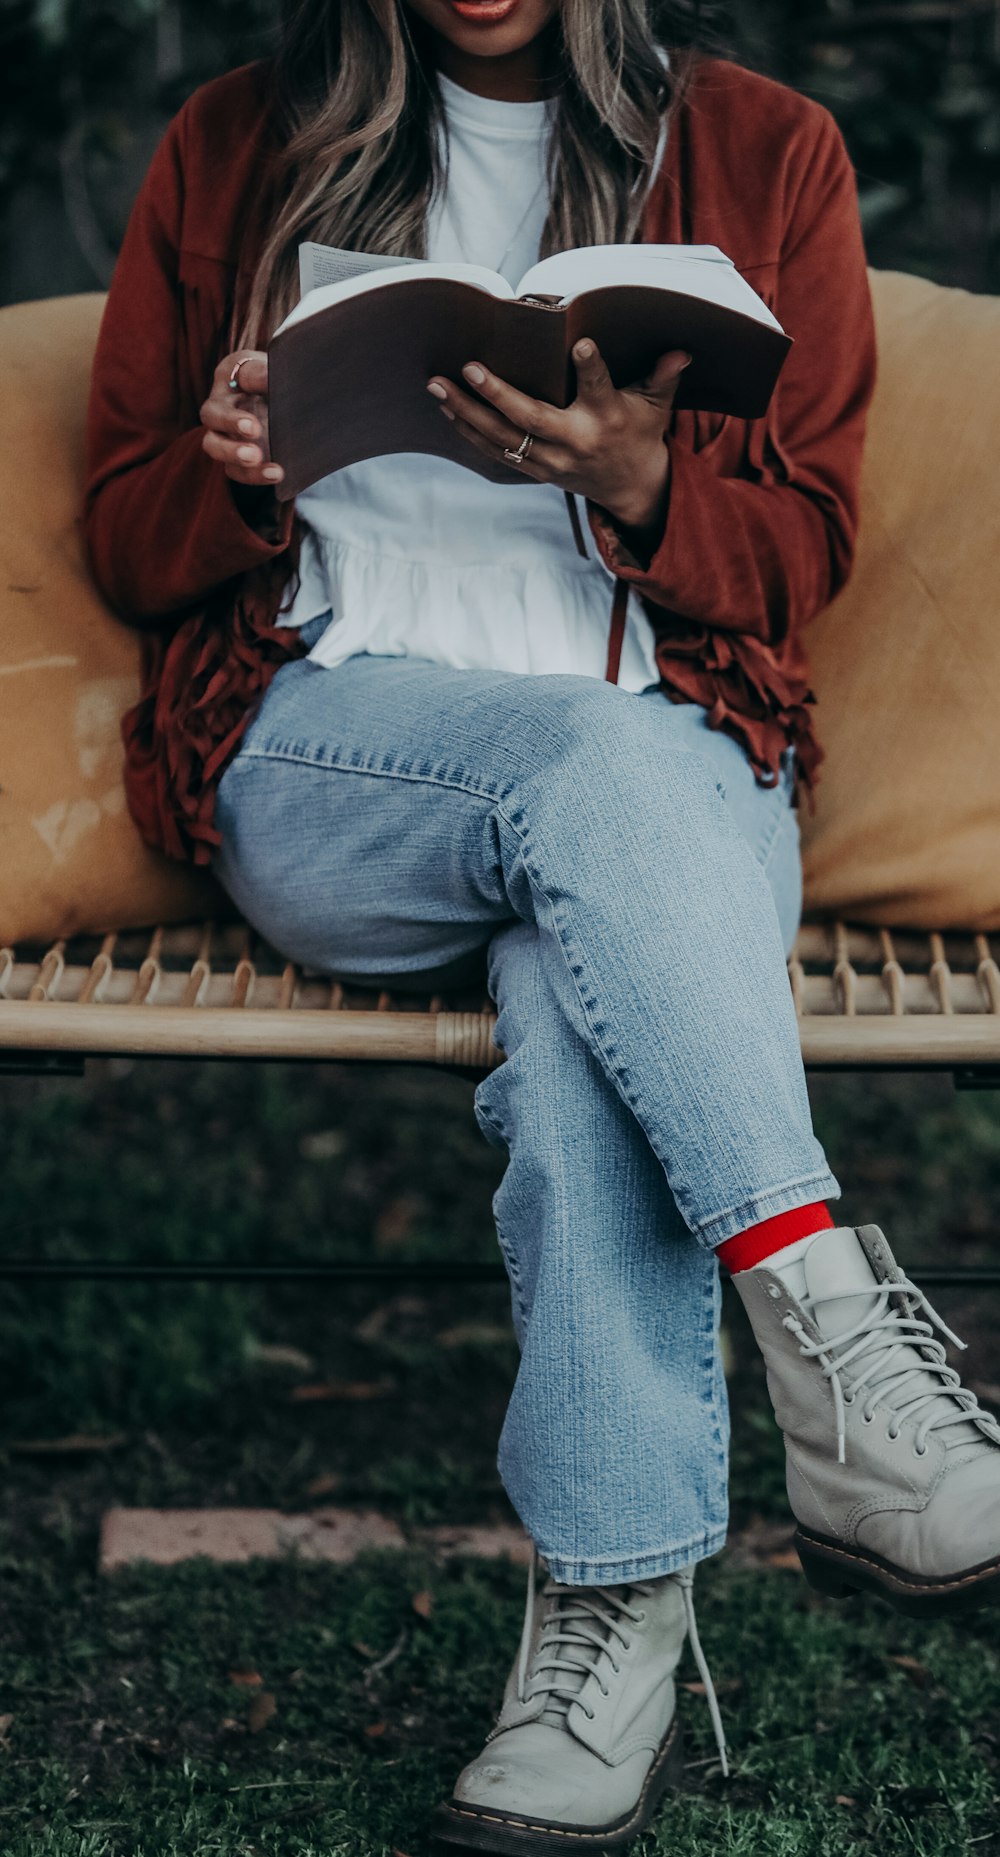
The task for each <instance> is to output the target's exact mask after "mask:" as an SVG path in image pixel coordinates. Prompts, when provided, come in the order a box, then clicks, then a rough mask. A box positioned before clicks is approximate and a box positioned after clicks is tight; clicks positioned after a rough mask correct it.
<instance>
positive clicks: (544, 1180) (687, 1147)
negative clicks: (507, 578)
mask: <svg viewBox="0 0 1000 1857" xmlns="http://www.w3.org/2000/svg"><path fill="white" fill-rule="evenodd" d="M324 623H325V621H324V620H322V619H321V620H314V621H312V622H311V626H310V627H309V628H304V630H305V631H306V636H307V638H309V637H310V634H311V635H312V637H313V638H314V637H315V636H318V635H319V632H320V631H321V630H322V626H323V624H324ZM310 642H311V640H310ZM791 779H792V774H791V768H790V766H786V770H785V774H784V778H783V780H782V781H781V782H780V783H779V785H778V786H776V787H774V788H770V789H766V788H762V787H760V786H758V785H757V783H756V781H755V779H754V776H753V773H752V770H751V769H750V767H749V764H748V762H747V760H746V757H745V755H744V754H743V751H742V749H741V748H740V747H739V745H738V744H737V743H736V742H734V741H733V740H732V739H730V738H729V737H728V736H725V735H722V734H720V733H719V732H717V731H713V730H711V729H709V728H708V727H707V725H706V721H705V713H704V711H703V710H702V709H701V708H699V707H698V706H697V705H675V704H672V703H670V702H669V701H667V700H666V699H665V698H664V697H663V696H662V695H660V694H659V692H657V691H655V690H654V691H649V692H645V693H643V694H642V695H629V694H627V693H625V692H623V691H621V690H618V689H617V688H615V687H614V686H612V685H609V684H606V683H602V682H600V681H598V680H597V679H595V678H588V677H574V676H535V677H525V676H519V675H516V674H512V673H509V672H499V671H488V672H486V671H470V670H453V669H448V668H444V667H441V666H438V665H436V664H432V663H430V662H428V661H426V660H419V659H394V658H377V657H371V656H359V657H355V658H352V659H350V660H348V662H347V663H345V664H343V665H341V666H340V667H339V668H338V669H337V670H336V671H330V670H327V669H325V668H323V667H322V666H319V665H317V664H315V663H310V662H309V661H308V660H305V659H301V660H298V661H296V662H294V663H292V664H289V665H287V666H285V667H283V668H282V669H281V671H279V673H278V675H277V676H276V677H275V679H274V681H273V683H272V684H271V685H270V688H269V689H268V691H267V694H266V696H265V698H264V700H263V702H262V704H261V707H260V710H259V711H258V713H257V715H256V716H255V717H254V719H253V720H252V722H251V724H250V727H249V729H248V731H247V734H246V736H245V738H244V741H243V744H242V746H241V748H240V751H239V753H238V755H237V756H236V758H235V760H234V761H233V762H232V763H231V765H230V766H229V768H228V769H227V771H226V773H225V775H224V777H223V780H222V783H221V785H220V789H219V794H218V810H217V815H216V816H217V821H218V824H219V828H220V830H221V831H222V834H223V842H222V845H221V847H220V849H219V851H218V853H217V855H216V859H215V870H216V874H217V875H218V877H219V878H220V880H221V881H222V883H223V884H224V886H225V888H226V889H227V890H228V891H229V893H230V895H231V896H232V897H233V899H234V900H235V902H236V903H237V904H238V905H239V907H240V908H241V910H242V911H243V912H244V914H245V915H246V916H247V918H248V919H249V920H250V921H251V922H252V923H253V924H254V925H255V927H256V928H258V929H259V930H260V932H261V933H262V934H263V935H264V936H265V937H266V938H267V939H268V941H270V942H271V943H273V945H274V946H275V947H277V948H278V949H280V950H281V951H282V952H283V953H285V954H287V955H289V956H291V957H292V958H294V959H296V960H298V961H301V962H303V963H304V964H305V965H307V966H309V967H312V968H314V969H317V970H319V971H321V972H328V973H337V974H340V975H343V976H345V977H347V976H351V977H353V978H355V979H360V980H364V979H366V978H369V979H374V978H375V977H378V978H382V977H387V976H390V975H397V976H401V977H402V976H414V975H417V974H420V975H424V974H426V972H427V970H429V969H436V970H438V976H439V978H440V976H441V975H442V974H444V975H447V974H448V972H449V971H450V969H451V967H452V964H453V963H455V962H458V963H459V964H461V963H462V962H463V961H468V960H473V961H475V960H481V959H482V956H483V953H484V951H485V953H486V955H487V957H488V965H489V986H490V991H491V993H492V995H493V997H494V998H495V1000H496V1002H497V1006H498V1010H499V1023H498V1029H497V1038H498V1043H499V1044H500V1045H501V1047H502V1049H503V1051H504V1052H505V1054H506V1062H505V1063H504V1064H502V1065H501V1066H500V1067H499V1068H498V1069H497V1070H496V1071H494V1072H493V1073H492V1074H491V1075H490V1076H489V1077H487V1078H486V1079H485V1081H484V1082H482V1083H481V1084H480V1085H479V1087H478V1089H477V1091H476V1099H475V1100H476V1115H477V1119H478V1121H479V1125H480V1127H481V1129H482V1131H483V1133H484V1134H485V1136H486V1138H487V1139H488V1140H489V1141H491V1142H493V1143H495V1144H497V1145H498V1146H501V1147H503V1148H505V1149H506V1150H507V1153H508V1155H509V1164H508V1168H507V1171H506V1174H505V1176H504V1179H503V1182H502V1184H501V1186H500V1189H499V1191H498V1193H497V1196H496V1200H495V1212H496V1220H497V1230H498V1235H499V1240H500V1245H501V1247H502V1250H503V1255H504V1258H505V1261H506V1265H507V1270H508V1274H509V1276H510V1282H511V1292H512V1303H513V1315H514V1322H515V1325H516V1329H517V1335H518V1340H519V1342H520V1347H521V1364H520V1370H519V1373H518V1376H517V1381H516V1384H515V1387H514V1391H513V1395H512V1398H511V1402H510V1406H509V1408H508V1412H507V1416H506V1420H505V1423H504V1428H503V1433H502V1436H501V1440H500V1453H499V1464H500V1471H501V1475H502V1477H503V1480H504V1484H505V1487H506V1489H507V1491H508V1493H509V1495H510V1497H511V1500H512V1502H513V1503H514V1506H515V1508H516V1509H517V1511H518V1513H519V1514H520V1516H521V1518H522V1520H523V1522H524V1524H525V1526H526V1528H527V1529H528V1531H529V1533H530V1534H531V1536H532V1537H533V1539H534V1540H535V1542H536V1543H537V1545H538V1547H539V1550H540V1551H541V1553H542V1554H543V1556H544V1557H545V1559H546V1561H547V1562H548V1564H549V1567H550V1569H551V1571H552V1573H553V1575H554V1577H555V1578H556V1579H558V1580H562V1581H566V1582H569V1583H572V1584H584V1585H586V1584H597V1583H609V1582H614V1581H619V1580H627V1579H640V1578H652V1577H655V1576H657V1575H660V1574H664V1573H669V1572H672V1571H674V1570H675V1569H676V1568H678V1567H683V1566H687V1565H690V1564H691V1563H692V1562H694V1561H696V1560H700V1559H702V1558H704V1557H705V1556H706V1555H709V1554H712V1553H715V1552H717V1551H718V1549H719V1548H720V1547H721V1546H722V1545H723V1542H724V1539H725V1531H726V1520H727V1496H726V1481H727V1478H726V1458H727V1446H728V1419H727V1409H726V1395H725V1384H724V1380H723V1375H722V1371H721V1366H720V1360H719V1350H718V1342H717V1330H718V1308H719V1283H718V1271H717V1266H716V1261H715V1257H714V1247H715V1246H717V1245H718V1244H720V1243H722V1241H723V1240H724V1239H726V1238H730V1237H732V1236H733V1234H734V1233H736V1232H738V1231H742V1230H744V1229H745V1228H746V1227H747V1226H749V1225H752V1224H754V1223H755V1222H757V1221H759V1220H761V1219H766V1218H770V1217H772V1216H773V1215H775V1214H776V1213H779V1212H785V1211H789V1210H790V1209H791V1208H793V1207H795V1206H800V1205H805V1204H809V1203H810V1202H811V1201H813V1200H816V1199H825V1198H835V1197H837V1196H838V1194H839V1188H838V1186H837V1183H836V1180H835V1179H834V1178H833V1176H832V1174H831V1173H830V1170H829V1168H828V1166H827V1163H826V1159H825V1156H824V1154H823V1151H822V1148H821V1147H820V1145H819V1143H818V1141H817V1140H816V1137H815V1135H814V1134H813V1130H812V1123H811V1118H810V1113H809V1103H808V1098H807V1095H806V1089H805V1081H804V1077H803V1072H802V1065H801V1059H800V1055H799V1041H798V1034H797V1028H796V1023H795V1013H794V1009H793V1004H792V999H791V992H790V988H789V985H788V979H787V975H786V971H785V953H786V951H787V949H788V948H789V947H790V945H791V942H792V940H793V938H794V934H795V930H796V927H797V924H798V917H799V910H800V905H801V878H800V867H799V854H798V830H797V823H796V818H795V813H794V810H793V808H792V806H791V804H790V789H791Z"/></svg>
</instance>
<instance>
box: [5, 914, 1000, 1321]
mask: <svg viewBox="0 0 1000 1857" xmlns="http://www.w3.org/2000/svg"><path fill="white" fill-rule="evenodd" d="M788 975H789V984H790V986H791V989H792V996H793V999H794V1001H795V1007H796V1012H797V1016H798V1024H799V1032H800V1038H801V1044H802V1054H803V1058H804V1060H805V1063H806V1066H807V1067H808V1068H809V1069H811V1070H883V1071H892V1070H910V1071H933V1070H938V1071H940V1070H944V1071H948V1070H950V1071H952V1072H953V1073H954V1076H955V1079H956V1082H958V1083H959V1084H960V1085H963V1086H969V1087H988V1088H1000V968H998V965H997V961H996V958H995V956H994V952H993V949H992V946H991V944H990V941H989V938H988V937H987V936H985V935H973V934H965V935H961V934H953V933H949V934H947V935H943V934H939V933H930V934H927V935H917V934H915V933H913V932H912V931H906V932H903V933H898V934H897V933H893V932H892V931H891V930H889V929H887V928H857V927H849V926H847V925H846V924H844V923H842V922H831V923H828V924H826V925H822V924H807V925H806V926H805V927H804V928H803V929H802V931H801V932H800V934H799V937H798V940H797V943H796V946H795V949H794V951H793V954H792V957H791V959H790V961H789V963H788ZM495 1023H496V1020H495V1014H494V1010H493V1006H492V1003H491V1001H490V1000H489V999H488V998H486V997H485V996H484V995H483V993H482V992H480V993H479V994H478V995H466V996H464V997H455V998H446V997H444V996H442V995H433V994H432V995H424V996H413V995H406V994H398V993H392V992H388V991H376V990H373V989H363V988H359V987H356V986H345V985H344V984H343V983H342V982H340V981H338V980H335V979H329V978H325V977H321V976H318V975H316V974H310V973H308V972H305V971H303V970H302V969H301V968H300V967H298V966H296V964H295V963H294V962H292V961H288V960H286V959H284V958H283V957H281V956H279V955H276V954H275V953H274V951H273V950H271V949H269V948H267V947H266V946H265V945H263V944H261V943H260V942H259V941H258V938H257V937H256V936H255V935H254V933H253V931H252V930H251V929H250V928H249V927H248V926H247V924H246V923H244V922H228V923H211V922H209V923H203V924H188V925H186V926H180V927H171V928H164V927H162V926H160V927H157V928H154V929H151V930H147V931H144V932H142V933H138V932H136V931H123V932H122V933H120V934H109V935H105V936H103V937H100V938H97V937H77V938H75V939H68V940H63V941H56V942H54V943H52V944H51V945H50V946H47V947H43V946H36V947H22V948H2V947H0V1072H2V1071H5V1070H6V1071H32V1072H42V1073H44V1072H46V1071H49V1072H52V1071H57V1072H64V1071H71V1072H79V1071H82V1070H83V1068H84V1065H85V1063H86V1060H87V1059H88V1058H90V1057H111V1056H117V1057H175V1058H199V1059H202V1058H243V1059H249V1058H253V1059H257V1060H258V1061H260V1060H266V1059H284V1060H288V1059H297V1060H303V1061H312V1062H325V1063H358V1062H367V1063H397V1064H429V1065H435V1066H439V1067H444V1068H446V1069H450V1070H456V1071H459V1072H460V1073H462V1074H463V1075H465V1076H467V1077H469V1078H473V1079H474V1078H476V1077H479V1076H484V1075H485V1074H486V1073H487V1072H488V1071H489V1070H490V1069H491V1068H492V1067H493V1066H494V1065H496V1064H499V1063H502V1062H503V1054H502V1052H500V1051H498V1049H497V1047H496V1046H495V1044H494V1042H493V1030H494V1026H495ZM502 1276H503V1268H502V1266H501V1265H500V1264H497V1265H495V1266H492V1265H483V1264H477V1263H461V1262H457V1263H452V1264H441V1265H435V1264H426V1263H422V1264H416V1265H412V1266H410V1265H398V1264H393V1265H384V1264H363V1263H341V1262H337V1261H335V1260H331V1259H319V1260H316V1261H315V1262H301V1261H300V1262H298V1263H296V1264H292V1265H284V1264H281V1263H266V1262H265V1263H240V1262H238V1261H236V1260H233V1261H230V1262H227V1263H215V1264H212V1265H205V1264H201V1263H199V1262H198V1261H197V1260H195V1261H192V1262H190V1263H156V1262H155V1261H154V1262H148V1263H140V1264H136V1263H132V1262H128V1263H125V1262H117V1261H115V1260H114V1259H110V1260H109V1259H89V1260H73V1259H66V1260H62V1259H55V1260H45V1259H36V1258H28V1259H15V1258H10V1257H9V1256H4V1255H0V1280H22V1281H23V1280H25V1279H36V1280H42V1281H49V1282H52V1281H70V1280H74V1279H81V1278H86V1279H90V1280H91V1281H111V1280H122V1279H125V1280H130V1281H134V1282H149V1281H178V1282H185V1281H191V1280H194V1279H202V1278H205V1279H211V1280H217V1281H228V1282H249V1281H254V1280H256V1281H264V1280H266V1281H274V1280H288V1281H301V1282H307V1281H309V1282H323V1281H336V1282H344V1281H367V1280H382V1279H383V1278H385V1277H392V1278H394V1279H397V1278H407V1279H415V1280H419V1281H421V1282H425V1283H433V1282H443V1281H465V1282H468V1283H474V1282H492V1281H494V1280H500V1279H501V1278H502ZM923 1276H924V1278H925V1280H926V1281H927V1282H928V1283H930V1282H932V1281H933V1282H935V1283H940V1284H948V1283H950V1284H953V1285H954V1284H962V1285H964V1286H965V1287H967V1288H971V1287H973V1286H979V1287H997V1286H1000V1269H998V1268H996V1267H980V1268H977V1269H973V1270H968V1269H953V1268H951V1267H948V1266H945V1267H944V1268H938V1269H934V1270H931V1271H927V1270H925V1271H924V1272H923Z"/></svg>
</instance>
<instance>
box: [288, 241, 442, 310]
mask: <svg viewBox="0 0 1000 1857" xmlns="http://www.w3.org/2000/svg"><path fill="white" fill-rule="evenodd" d="M420 262H421V260H420V259H419V258H393V257H387V256H386V255H384V254H383V253H381V252H370V251H342V250H341V249H340V248H339V247H338V246H336V245H317V244H316V242H315V240H314V239H307V240H306V241H305V242H304V243H303V244H301V245H300V246H299V295H300V296H302V297H304V296H305V294H306V291H307V290H316V289H317V288H318V287H319V285H320V284H341V283H343V282H345V280H346V279H348V278H351V277H366V276H367V275H368V273H369V271H384V270H385V268H386V266H387V265H389V266H391V265H399V264H420Z"/></svg>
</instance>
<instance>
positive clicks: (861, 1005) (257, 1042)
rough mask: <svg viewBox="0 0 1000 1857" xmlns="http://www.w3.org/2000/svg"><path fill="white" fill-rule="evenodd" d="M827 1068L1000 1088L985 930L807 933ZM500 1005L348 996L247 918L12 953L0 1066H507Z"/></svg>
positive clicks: (5, 976)
mask: <svg viewBox="0 0 1000 1857" xmlns="http://www.w3.org/2000/svg"><path fill="white" fill-rule="evenodd" d="M789 981H790V985H791V988H792V995H793V998H794V1000H795V1005H796V1011H797V1014H798V1023H799V1031H800V1037H801V1043H802V1054H803V1058H804V1060H805V1063H806V1065H807V1067H809V1068H810V1069H815V1070H844V1069H848V1070H851V1069H876V1070H952V1071H954V1072H955V1073H956V1075H957V1076H958V1077H959V1078H960V1079H961V1080H963V1081H974V1080H977V1079H978V1080H979V1081H981V1082H989V1081H991V1080H992V1079H993V1077H994V1076H996V1077H997V1078H998V1079H1000V967H998V965H997V960H996V958H995V955H994V952H993V949H992V946H991V944H990V941H989V938H988V937H987V936H985V935H958V934H951V933H949V934H948V935H947V936H945V935H943V934H939V933H931V934H928V935H917V934H915V933H914V932H913V931H905V932H903V933H899V934H895V933H893V932H892V931H891V930H889V929H887V928H857V927H849V926H847V925H845V924H844V923H841V922H834V923H829V924H826V925H822V924H810V925H806V926H805V927H804V928H803V929H802V931H801V933H800V935H799V938H798V942H797V944H796V947H795V950H794V953H793V955H792V958H791V960H790V962H789ZM494 1024H495V1019H494V1013H493V1008H492V1005H491V1003H490V1001H489V1000H488V999H486V998H484V997H482V995H481V994H480V995H479V996H469V995H466V996H464V997H456V998H451V999H449V998H444V997H441V996H429V997H423V998H420V997H415V996H413V995H406V994H397V993H390V992H385V991H383V992H374V991H371V990H368V991H366V990H364V989H362V988H359V987H354V986H344V985H343V984H341V983H340V982H339V981H336V980H330V979H327V978H323V977H319V976H317V975H315V974H310V973H309V972H307V971H303V970H302V969H301V968H300V967H298V966H296V965H295V964H294V963H293V962H291V961H287V960H284V959H282V958H281V957H280V956H277V955H275V954H274V952H273V951H272V950H270V949H268V948H267V947H266V946H264V945H263V944H261V943H260V942H259V941H258V939H257V937H256V936H255V935H254V934H253V932H252V931H251V930H250V929H249V928H248V926H247V925H246V924H245V923H242V922H229V923H205V924H201V925H187V926H180V927H173V928H164V927H157V928H154V929H152V930H149V931H145V932H143V933H142V934H137V933H136V932H134V931H126V932H123V933H121V934H118V935H115V934H111V935H106V936H104V937H103V938H100V939H99V940H98V939H96V938H77V939H76V940H67V941H57V942H54V943H53V944H52V945H51V946H49V947H45V948H43V947H34V948H31V947H25V948H20V949H18V948H0V1068H17V1069H22V1068H30V1067H31V1064H32V1062H33V1061H37V1065H38V1067H39V1068H45V1067H46V1059H50V1060H54V1059H59V1058H65V1059H86V1058H87V1057H97V1056H144V1057H187V1058H256V1059H264V1058H275V1059H305V1060H313V1061H323V1062H338V1063H357V1062H383V1063H385V1062H391V1063H407V1064H434V1065H443V1066H447V1067H450V1068H455V1069H461V1070H464V1071H468V1072H469V1073H470V1074H476V1073H478V1074H485V1073H486V1072H487V1071H488V1070H489V1069H490V1068H492V1066H494V1065H495V1064H498V1063H500V1062H502V1053H500V1052H499V1051H498V1050H497V1048H496V1046H495V1045H494V1043H493V1029H494Z"/></svg>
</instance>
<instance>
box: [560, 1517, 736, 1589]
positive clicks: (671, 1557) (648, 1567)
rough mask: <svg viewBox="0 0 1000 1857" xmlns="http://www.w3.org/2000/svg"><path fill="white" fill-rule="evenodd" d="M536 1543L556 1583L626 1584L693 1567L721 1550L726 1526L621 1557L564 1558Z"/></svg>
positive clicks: (582, 1584)
mask: <svg viewBox="0 0 1000 1857" xmlns="http://www.w3.org/2000/svg"><path fill="white" fill-rule="evenodd" d="M536 1545H537V1547H538V1552H539V1554H540V1555H541V1557H542V1559H543V1561H544V1562H545V1565H546V1567H547V1568H548V1570H549V1574H550V1576H551V1578H552V1579H553V1580H556V1581H558V1583H559V1585H560V1586H629V1585H631V1584H633V1582H634V1581H636V1580H659V1579H662V1578H663V1576H664V1575H665V1574H668V1573H679V1572H680V1571H681V1569H682V1568H684V1567H694V1566H696V1565H697V1563H698V1562H699V1561H702V1560H709V1559H710V1558H711V1556H712V1555H713V1554H721V1552H722V1550H723V1548H724V1547H725V1545H726V1530H725V1528H716V1529H713V1530H712V1531H711V1532H710V1533H708V1534H701V1535H696V1536H695V1537H694V1539H693V1540H691V1541H682V1542H679V1543H677V1544H676V1545H675V1546H673V1547H668V1548H667V1547H665V1548H662V1549H660V1550H658V1551H656V1552H653V1553H648V1554H632V1555H626V1556H625V1558H624V1559H622V1560H579V1559H577V1560H564V1559H563V1557H562V1556H561V1555H559V1554H547V1553H546V1552H545V1549H544V1547H543V1546H542V1544H541V1543H540V1542H538V1543H537V1544H536Z"/></svg>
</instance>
